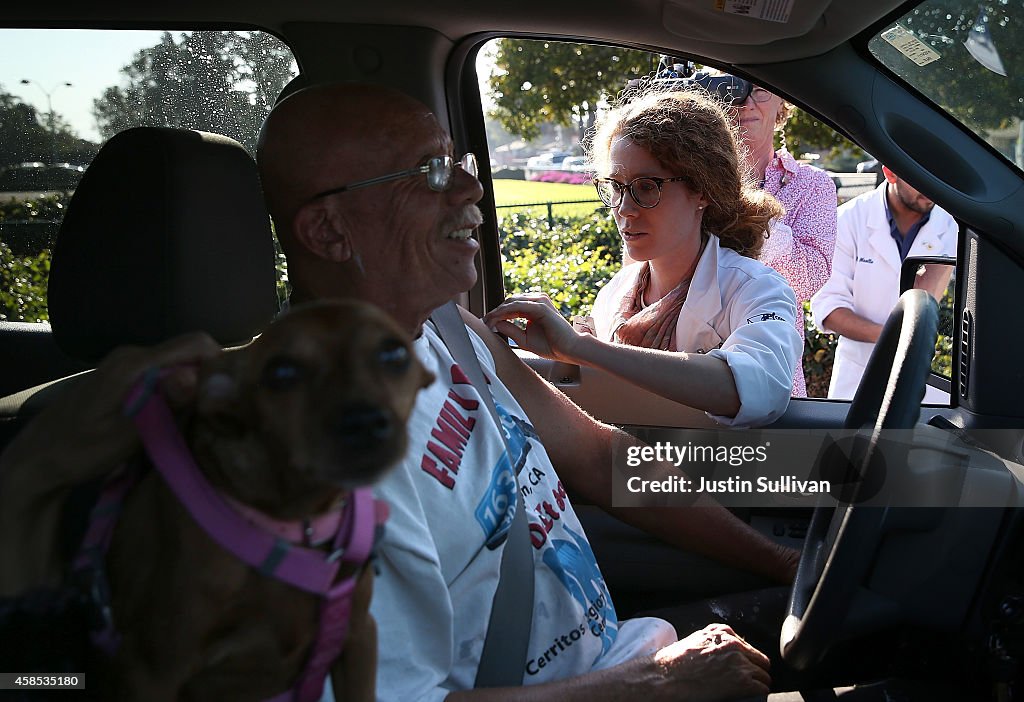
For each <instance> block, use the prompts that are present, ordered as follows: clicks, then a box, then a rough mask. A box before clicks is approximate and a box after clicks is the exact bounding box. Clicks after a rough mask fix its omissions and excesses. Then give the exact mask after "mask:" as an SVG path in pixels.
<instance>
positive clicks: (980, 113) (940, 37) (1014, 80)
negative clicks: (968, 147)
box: [870, 0, 1024, 132]
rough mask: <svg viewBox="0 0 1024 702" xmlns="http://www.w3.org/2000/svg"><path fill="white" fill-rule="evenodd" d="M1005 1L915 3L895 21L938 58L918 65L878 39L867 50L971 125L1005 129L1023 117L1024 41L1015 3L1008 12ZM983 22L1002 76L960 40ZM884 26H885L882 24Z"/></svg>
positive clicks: (975, 128) (950, 0)
mask: <svg viewBox="0 0 1024 702" xmlns="http://www.w3.org/2000/svg"><path fill="white" fill-rule="evenodd" d="M1008 7H1009V6H1008V5H1007V2H1006V0H982V1H980V2H978V3H973V4H968V3H964V2H962V1H961V0H955V1H954V0H930V1H929V2H924V3H921V4H920V5H919V6H917V7H915V8H914V9H913V10H912V11H911V12H910V13H909V14H908V15H907V16H906V17H904V18H903V19H901V20H900V22H899V24H900V25H901V26H903V27H904V28H905V29H907V30H908V31H910V32H911V33H912V34H913V35H914V36H915V37H917V38H918V39H920V40H921V41H922V42H924V43H925V44H927V45H928V46H930V47H931V48H933V49H934V50H935V51H936V52H937V53H938V55H939V59H938V60H936V61H934V62H932V63H929V64H927V65H925V66H919V65H917V64H916V63H915V62H914V61H912V60H911V59H909V58H907V57H906V56H904V55H903V54H901V53H900V52H899V51H898V50H897V49H895V48H894V47H893V46H891V45H890V44H888V43H887V42H886V41H884V40H882V39H875V40H872V42H871V44H870V49H871V51H872V53H874V54H875V55H876V56H877V57H878V59H879V60H880V61H882V63H884V64H885V65H886V66H888V67H889V68H890V69H892V70H893V71H894V72H895V73H896V74H897V75H898V76H900V77H901V78H905V79H906V80H907V81H908V82H909V83H910V84H911V85H913V86H915V87H917V88H918V89H919V90H921V92H922V93H924V94H925V95H926V96H928V97H929V98H931V99H932V100H934V101H935V102H936V103H938V104H939V105H940V106H941V107H942V108H943V109H945V110H947V111H949V112H950V114H952V115H953V116H955V117H956V118H957V119H959V120H961V121H963V122H964V123H965V124H967V125H970V126H971V127H972V129H974V130H976V131H980V132H984V131H986V130H987V129H996V128H1001V127H1006V126H1008V125H1009V124H1010V122H1011V118H1012V117H1014V116H1016V117H1024V101H1022V100H1021V97H1020V96H1021V95H1024V52H1021V51H1020V50H1019V47H1020V46H1021V42H1022V41H1024V25H1022V23H1021V18H1020V16H1019V15H1020V13H1019V12H1018V10H1019V9H1020V5H1019V3H1017V4H1016V6H1015V7H1014V8H1013V9H1012V10H1011V9H1008ZM979 20H982V22H981V26H982V27H984V32H985V34H987V35H988V39H989V41H990V42H991V44H992V45H993V46H995V47H996V49H997V51H998V52H999V58H1000V60H1001V61H1002V64H1003V67H1004V69H1005V72H1006V75H999V74H997V73H995V72H993V71H991V70H987V69H985V68H983V67H982V66H981V64H980V63H978V61H977V60H976V59H975V58H974V57H973V56H971V54H970V53H969V52H968V51H967V49H966V47H965V45H964V43H965V42H966V40H967V38H968V35H969V33H970V32H971V30H972V29H973V28H974V27H975V25H976V23H978V21H979ZM885 29H888V27H885Z"/></svg>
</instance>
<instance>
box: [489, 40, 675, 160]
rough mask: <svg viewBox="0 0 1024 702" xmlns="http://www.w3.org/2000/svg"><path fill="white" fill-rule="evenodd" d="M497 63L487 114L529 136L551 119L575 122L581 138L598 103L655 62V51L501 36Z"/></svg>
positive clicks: (646, 71) (560, 122) (533, 136)
mask: <svg viewBox="0 0 1024 702" xmlns="http://www.w3.org/2000/svg"><path fill="white" fill-rule="evenodd" d="M495 68H496V69H497V70H496V71H495V73H494V74H493V75H492V76H491V78H490V79H489V81H488V83H489V84H490V87H491V90H492V91H493V92H494V101H495V107H494V109H493V110H492V111H491V115H492V116H493V117H494V118H496V119H497V120H498V121H499V122H501V124H502V126H503V127H504V128H505V129H507V130H508V131H510V132H512V133H513V134H518V135H519V136H521V137H522V138H524V139H526V140H527V141H529V140H531V139H534V138H536V137H537V136H538V135H539V134H540V125H541V124H543V123H544V122H554V123H556V124H561V125H563V126H572V125H575V126H576V128H577V129H578V130H579V134H580V138H581V140H582V138H583V136H584V134H585V132H586V130H587V129H589V128H590V127H592V126H593V124H594V117H595V116H596V113H597V109H598V107H599V106H600V105H601V104H603V103H604V102H607V101H608V100H609V99H612V98H614V97H615V96H616V95H617V94H618V93H619V92H620V91H621V90H622V89H623V88H625V87H626V83H627V82H628V81H629V80H631V79H633V78H640V77H642V76H645V75H647V74H649V73H650V72H651V71H653V70H654V69H655V68H657V56H655V55H654V54H651V53H649V52H646V51H637V50H635V49H623V48H619V47H614V46H598V45H595V44H568V43H564V42H556V41H536V40H528V39H500V40H498V43H497V51H496V53H495Z"/></svg>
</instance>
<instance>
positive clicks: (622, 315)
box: [612, 235, 708, 351]
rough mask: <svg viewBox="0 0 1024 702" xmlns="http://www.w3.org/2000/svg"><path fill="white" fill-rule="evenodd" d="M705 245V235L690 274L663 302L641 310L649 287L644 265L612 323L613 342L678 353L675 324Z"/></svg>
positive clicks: (646, 264)
mask: <svg viewBox="0 0 1024 702" xmlns="http://www.w3.org/2000/svg"><path fill="white" fill-rule="evenodd" d="M707 244H708V239H707V235H704V236H702V237H701V244H700V250H699V251H697V255H696V256H695V257H694V259H693V265H692V266H690V270H689V271H687V272H686V274H685V275H683V279H682V281H680V283H679V285H677V286H676V287H674V288H672V290H670V291H669V292H668V294H666V295H665V296H664V297H663V298H661V299H660V300H658V301H657V302H655V303H654V304H652V305H648V306H647V307H644V304H643V297H644V293H645V292H646V291H647V290H648V288H649V287H650V284H651V264H650V262H649V261H644V262H643V263H642V264H641V266H642V267H641V269H640V273H639V274H638V275H637V277H636V283H634V284H633V289H632V290H630V291H629V292H627V293H626V294H625V295H624V296H623V297H622V302H621V303H619V310H618V312H616V314H615V318H614V319H613V320H612V329H613V330H614V331H613V332H612V340H613V341H617V342H618V343H620V344H627V345H628V346H642V347H644V348H648V349H660V350H662V351H678V349H677V348H676V333H675V332H676V324H677V323H678V322H679V312H680V310H682V309H683V303H684V302H686V295H687V293H688V292H689V291H690V281H692V280H693V273H694V271H695V270H697V263H698V262H699V261H700V257H701V256H702V255H703V254H704V247H706V246H707Z"/></svg>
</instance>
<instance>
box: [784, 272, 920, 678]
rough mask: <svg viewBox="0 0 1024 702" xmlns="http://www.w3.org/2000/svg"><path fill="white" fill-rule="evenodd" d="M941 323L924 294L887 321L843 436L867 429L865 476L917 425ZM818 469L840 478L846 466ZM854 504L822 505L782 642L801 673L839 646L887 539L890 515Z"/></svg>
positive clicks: (909, 295) (862, 460)
mask: <svg viewBox="0 0 1024 702" xmlns="http://www.w3.org/2000/svg"><path fill="white" fill-rule="evenodd" d="M938 320H939V312H938V305H937V304H936V303H935V300H934V299H933V298H932V296H931V295H930V294H928V292H926V291H924V290H908V291H907V292H905V293H904V294H903V295H902V296H901V297H900V299H899V301H898V302H897V303H896V307H894V308H893V311H892V313H891V314H890V315H889V318H888V319H887V320H886V322H885V326H884V327H883V329H882V334H881V336H880V337H879V339H878V344H877V345H876V346H875V349H874V352H873V353H872V354H871V358H870V359H869V360H868V364H867V368H866V369H865V371H864V377H863V379H862V380H861V383H860V387H858V388H857V393H856V395H854V398H853V402H852V403H851V405H850V411H849V413H848V414H847V416H846V422H845V423H844V428H845V429H853V430H858V431H861V430H863V431H862V434H863V442H862V450H860V451H858V452H857V454H856V458H855V461H856V463H857V466H858V467H860V469H861V470H862V471H866V470H868V469H869V468H870V466H872V460H873V458H874V457H875V456H874V454H875V451H876V449H877V448H878V443H879V437H880V435H881V431H882V430H888V429H912V428H913V427H914V425H915V424H916V423H917V419H918V416H919V414H920V411H921V400H922V399H924V391H925V384H926V381H927V379H928V373H929V372H930V370H931V363H932V356H933V355H934V353H935V340H936V335H937V329H938ZM869 428H870V431H868V429H869ZM859 436H860V435H859ZM840 453H841V452H838V451H836V452H832V453H831V454H828V453H826V454H824V456H825V458H824V460H825V461H828V460H832V461H836V460H843V461H844V463H845V462H846V460H848V459H845V456H840ZM819 467H820V468H821V469H822V470H823V472H826V473H827V472H830V469H831V468H836V469H839V470H840V472H842V471H845V470H846V469H847V468H848V465H843V466H835V465H821V466H819ZM862 474H864V473H862ZM854 502H855V500H851V501H849V502H847V503H846V504H840V505H839V506H838V507H822V506H818V507H816V508H815V510H814V514H813V516H812V517H811V523H810V526H809V527H808V529H807V537H806V540H805V542H804V549H803V553H802V554H801V556H800V563H799V565H798V566H797V572H796V578H795V579H794V581H793V589H792V591H791V592H790V596H789V606H788V608H787V612H786V619H785V621H784V622H783V625H782V633H781V635H780V637H779V645H780V649H781V652H782V658H783V659H784V660H785V661H786V662H787V663H789V664H790V665H792V666H793V667H794V668H797V669H798V670H805V669H807V668H809V667H810V666H812V665H814V664H815V663H817V662H818V661H819V660H820V659H821V657H822V656H823V655H824V654H825V652H826V651H827V650H828V649H829V647H830V646H831V645H832V644H833V643H836V642H837V641H838V640H839V636H840V633H841V632H842V630H843V620H844V618H845V617H846V616H847V613H848V611H849V609H850V605H851V604H852V603H853V598H854V595H855V594H856V593H857V590H858V589H859V587H860V585H861V582H862V581H863V579H864V576H865V575H866V573H867V572H868V568H869V567H870V565H871V562H872V559H873V558H874V555H875V551H876V548H877V545H878V542H879V540H880V538H881V536H882V526H883V519H884V516H885V510H884V509H883V508H879V507H864V506H860V507H858V506H855V504H854Z"/></svg>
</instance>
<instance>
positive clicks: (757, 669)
mask: <svg viewBox="0 0 1024 702" xmlns="http://www.w3.org/2000/svg"><path fill="white" fill-rule="evenodd" d="M654 662H655V663H656V664H658V665H660V666H661V668H662V671H663V675H664V678H665V683H666V684H670V685H672V686H674V687H675V688H676V689H675V691H674V693H673V694H675V695H676V699H680V700H688V701H689V700H693V701H694V702H704V701H707V702H711V701H712V700H731V699H738V698H743V697H753V696H756V695H765V694H767V693H768V690H769V687H770V685H771V676H770V675H768V666H769V662H768V657H767V656H766V655H764V654H763V653H761V652H760V651H758V650H757V649H756V648H754V647H753V646H751V645H750V644H748V643H747V642H746V641H744V640H743V639H741V638H740V637H739V636H737V635H736V632H734V631H733V630H732V629H731V628H730V627H728V626H726V625H725V624H711V625H709V626H706V627H704V628H703V629H701V630H700V631H695V632H693V633H692V634H690V635H689V636H687V637H686V638H685V639H680V640H679V641H677V642H675V643H674V644H672V645H671V646H666V647H665V648H663V649H661V650H660V651H658V652H657V653H656V654H655V655H654Z"/></svg>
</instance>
